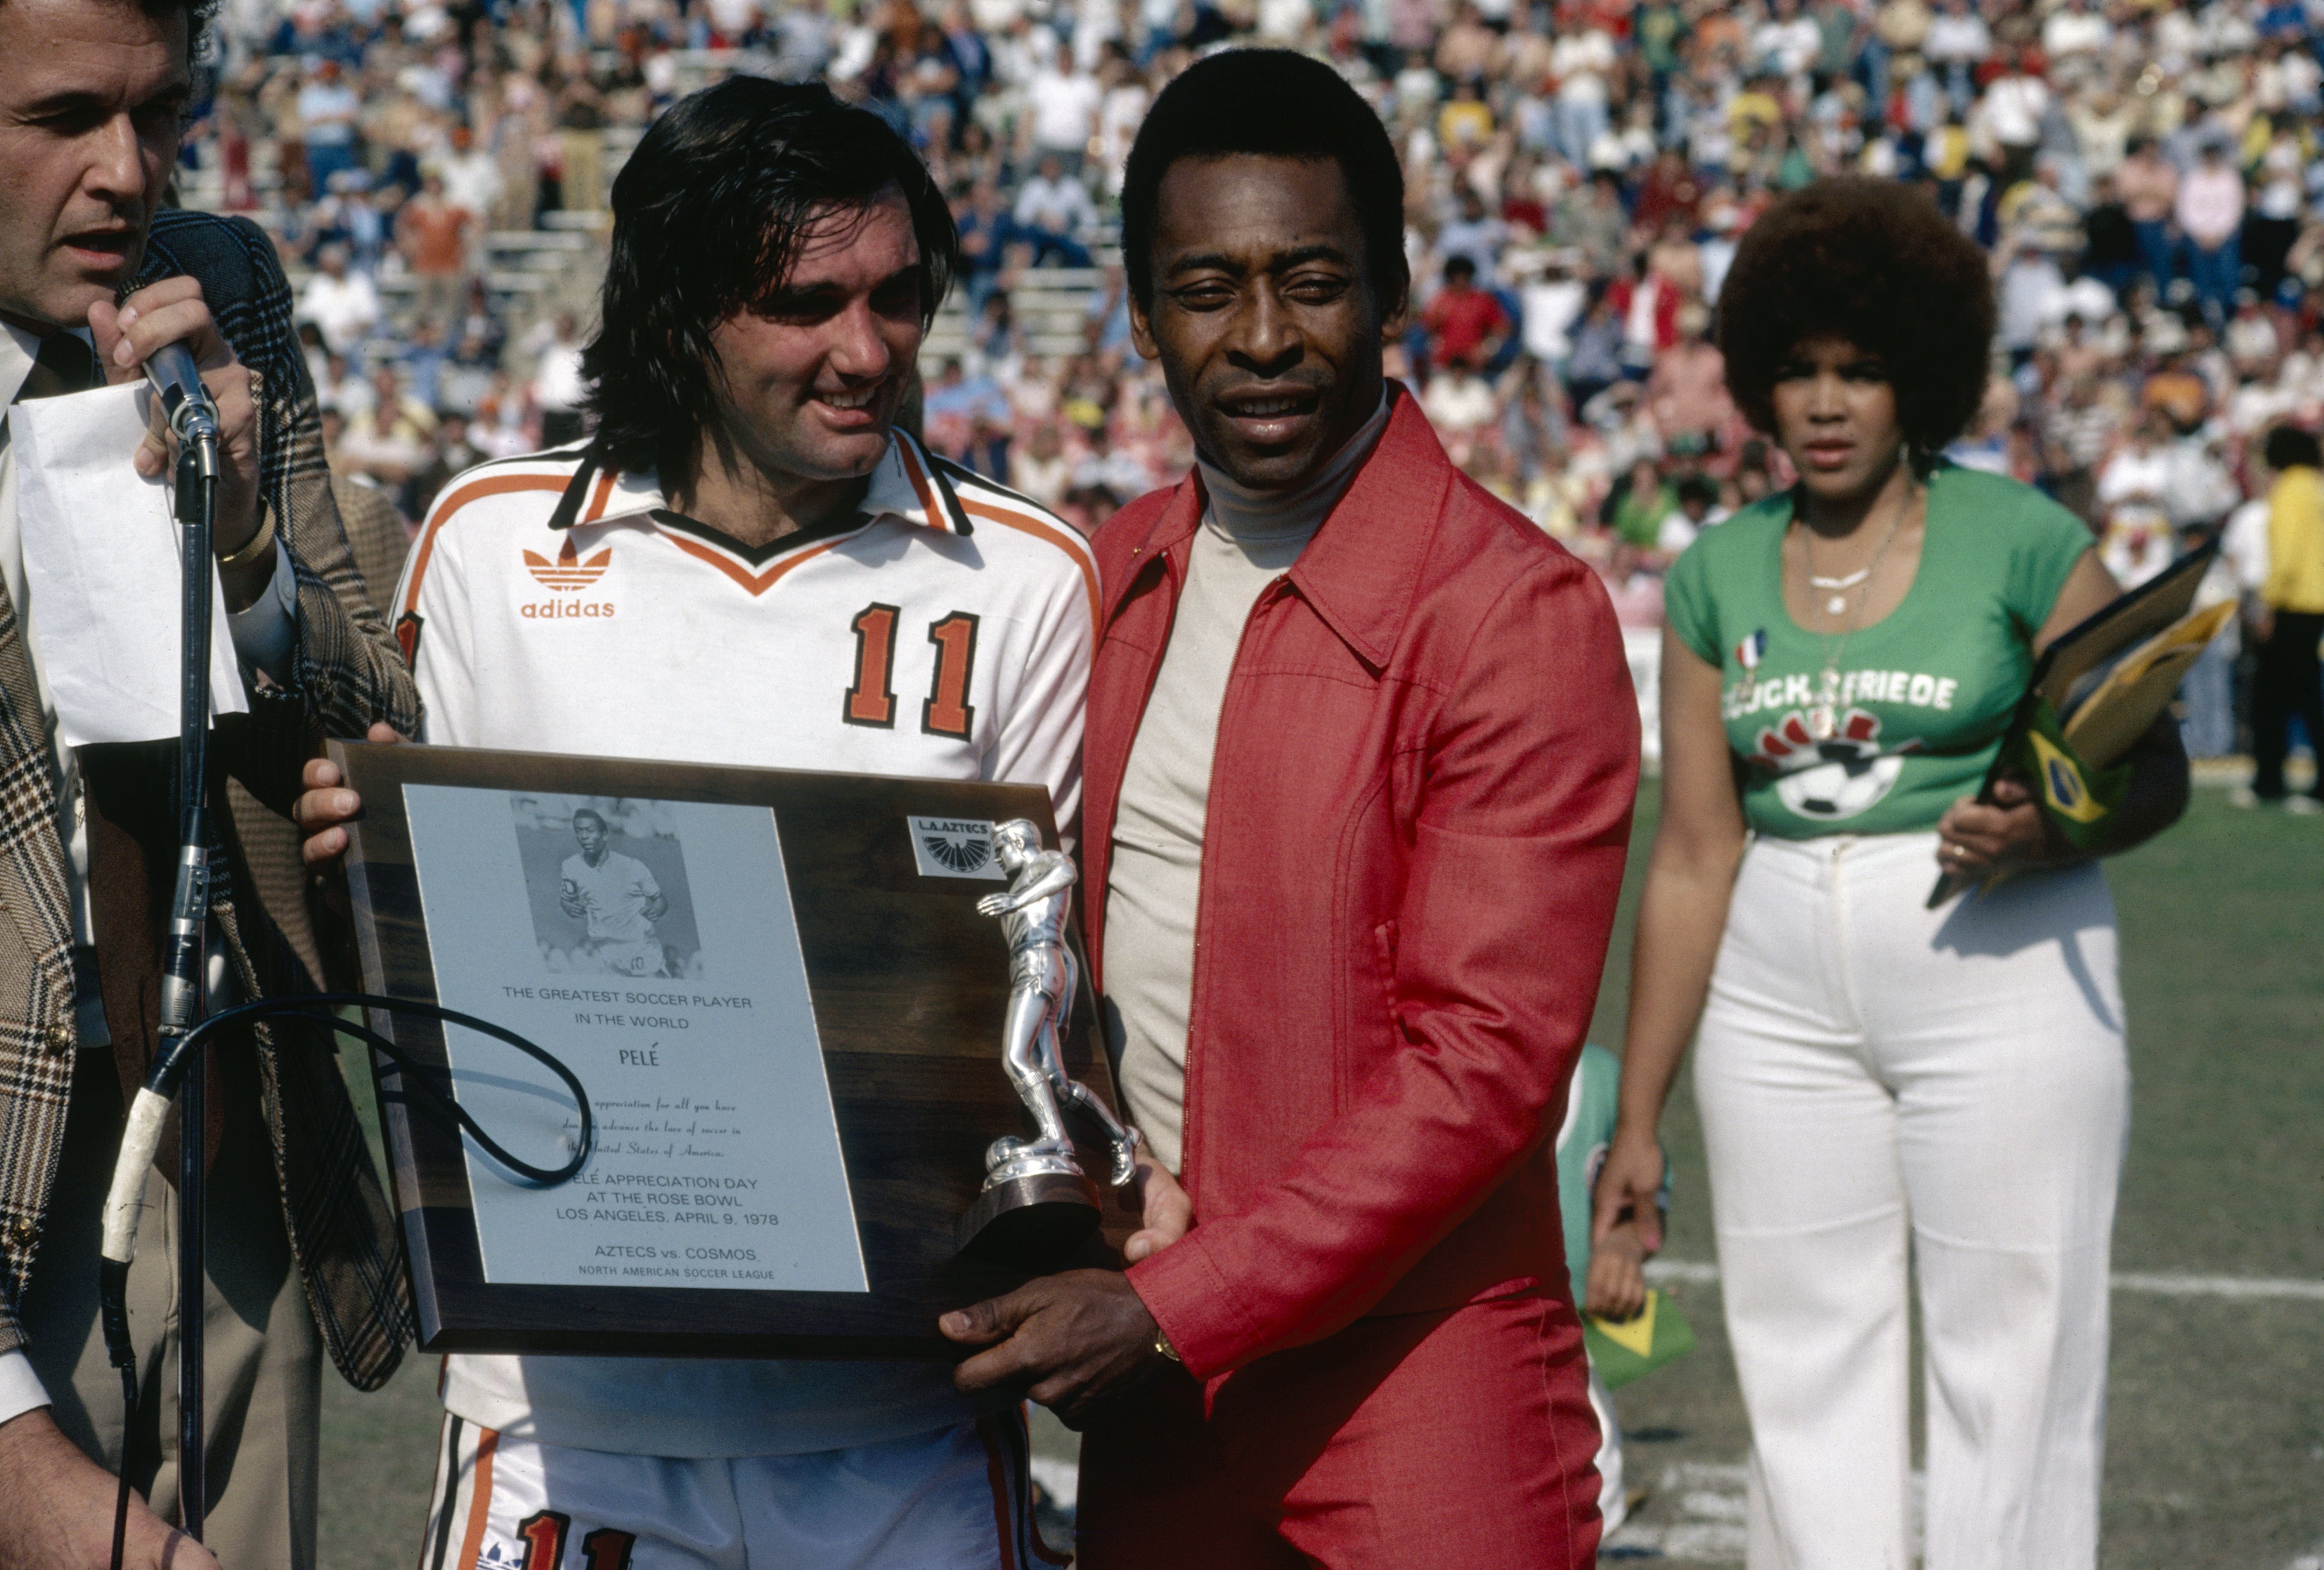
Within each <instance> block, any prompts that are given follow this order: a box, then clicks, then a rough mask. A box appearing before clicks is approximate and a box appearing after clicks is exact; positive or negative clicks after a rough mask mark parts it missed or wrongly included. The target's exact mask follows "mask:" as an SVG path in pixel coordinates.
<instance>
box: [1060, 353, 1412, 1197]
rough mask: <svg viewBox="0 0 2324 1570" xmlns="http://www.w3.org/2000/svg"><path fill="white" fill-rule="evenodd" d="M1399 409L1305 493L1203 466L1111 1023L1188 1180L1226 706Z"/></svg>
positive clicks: (1107, 1020)
mask: <svg viewBox="0 0 2324 1570" xmlns="http://www.w3.org/2000/svg"><path fill="white" fill-rule="evenodd" d="M1387 427H1388V399H1387V398H1386V397H1385V396H1383V397H1382V399H1380V406H1379V409H1378V410H1377V411H1376V412H1375V413H1374V414H1373V415H1372V418H1370V419H1369V420H1367V421H1366V422H1365V423H1364V425H1363V427H1362V428H1361V429H1360V430H1359V431H1357V433H1356V434H1355V435H1354V436H1352V437H1351V438H1350V439H1349V441H1348V443H1347V445H1345V446H1343V447H1342V448H1341V449H1340V451H1339V453H1338V454H1337V455H1335V456H1334V457H1333V459H1332V461H1331V462H1330V463H1329V464H1326V465H1324V467H1323V471H1322V472H1321V473H1318V474H1317V475H1316V476H1315V477H1314V479H1313V480H1311V481H1309V482H1307V483H1306V484H1305V485H1302V486H1301V487H1299V488H1298V489H1297V490H1296V491H1286V492H1281V493H1274V492H1268V491H1248V490H1245V489H1244V488H1243V487H1241V486H1240V485H1238V484H1236V483H1235V482H1233V481H1232V480H1231V479H1229V478H1228V477H1227V476H1226V475H1224V474H1222V473H1220V472H1219V471H1218V470H1216V469H1214V468H1213V467H1212V466H1211V465H1210V464H1197V465H1196V467H1197V468H1198V469H1200V471H1201V472H1202V478H1203V491H1204V493H1205V494H1206V495H1207V496H1208V497H1209V498H1210V506H1209V507H1208V508H1207V509H1206V510H1204V511H1203V522H1202V527H1201V528H1199V529H1197V530H1196V531H1195V534H1194V546H1193V550H1192V553H1191V554H1190V555H1189V557H1188V560H1187V565H1186V583H1185V590H1184V592H1182V593H1181V594H1180V595H1179V597H1178V610H1177V614H1176V618H1175V619H1174V620H1172V622H1171V627H1170V645H1169V647H1167V649H1165V650H1164V651H1163V654H1162V666H1161V669H1160V670H1159V671H1158V672H1157V673H1156V675H1155V678H1154V692H1153V695H1152V696H1151V697H1150V698H1148V700H1147V703H1146V713H1145V717H1144V718H1143V719H1142V720H1141V721H1139V727H1138V739H1137V740H1136V741H1135V742H1133V743H1132V744H1131V746H1130V762H1129V765H1128V767H1126V769H1125V770H1124V772H1123V775H1122V781H1121V803H1120V808H1119V809H1118V810H1117V811H1116V813H1115V814H1114V823H1113V852H1112V862H1111V867H1112V870H1111V876H1110V877H1109V879H1108V885H1109V887H1108V892H1107V895H1106V906H1105V981H1106V991H1105V996H1104V998H1103V999H1102V1000H1101V1005H1100V1010H1099V1013H1100V1016H1101V1018H1102V1021H1103V1023H1104V1027H1105V1039H1106V1047H1107V1050H1108V1051H1109V1052H1110V1053H1111V1055H1112V1059H1113V1062H1114V1067H1115V1073H1116V1076H1117V1079H1116V1082H1117V1083H1118V1084H1119V1085H1120V1088H1121V1095H1122V1098H1123V1100H1124V1102H1125V1103H1126V1104H1127V1116H1128V1117H1129V1119H1130V1121H1131V1122H1132V1123H1135V1124H1136V1125H1138V1126H1139V1130H1140V1132H1142V1133H1143V1134H1145V1135H1146V1140H1147V1145H1148V1149H1149V1150H1150V1151H1151V1152H1153V1155H1154V1159H1155V1160H1156V1161H1159V1162H1161V1164H1162V1165H1164V1166H1165V1167H1167V1168H1168V1169H1170V1171H1174V1172H1175V1171H1177V1170H1178V1163H1179V1159H1180V1153H1181V1151H1182V1148H1183V1134H1184V1113H1185V1099H1186V1030H1187V1015H1188V1011H1189V1007H1190V1005H1191V1000H1192V995H1193V990H1194V940H1195V934H1194V913H1195V907H1196V904H1197V902H1198V900H1199V897H1200V895H1201V893H1202V858H1203V819H1204V816H1205V814H1206V813H1207V811H1208V808H1209V804H1210V794H1211V759H1212V756H1213V751H1214V750H1215V748H1216V747H1217V743H1218V729H1219V710H1220V708H1221V706H1222V704H1223V703H1224V702H1225V700H1226V690H1227V680H1228V677H1229V676H1230V675H1231V674H1232V673H1233V670H1234V661H1235V653H1236V651H1237V649H1238V648H1239V647H1240V645H1241V642H1242V632H1243V627H1244V625H1245V623H1247V622H1248V621H1249V620H1250V612H1251V609H1252V607H1253V606H1254V605H1255V604H1256V603H1257V602H1258V601H1259V595H1260V594H1261V593H1263V592H1265V591H1266V589H1267V587H1268V584H1270V583H1274V582H1275V581H1276V580H1277V579H1278V578H1280V577H1282V576H1283V575H1284V574H1286V573H1287V572H1289V571H1290V570H1291V566H1292V564H1293V563H1295V562H1296V561H1297V560H1298V559H1299V553H1300V552H1301V551H1302V550H1304V549H1305V548H1306V546H1307V542H1308V540H1310V539H1311V538H1313V537H1314V534H1315V531H1316V530H1317V529H1318V528H1322V527H1323V519H1324V518H1325V517H1326V516H1328V515H1329V514H1330V512H1331V510H1332V509H1333V506H1335V505H1336V504H1337V503H1338V502H1339V500H1340V498H1341V497H1342V496H1343V495H1345V494H1346V493H1347V490H1348V487H1349V486H1350V485H1351V483H1353V482H1354V480H1355V476H1356V471H1357V470H1358V469H1359V468H1360V467H1361V466H1362V464H1363V462H1364V460H1365V459H1366V458H1368V457H1369V456H1370V455H1371V451H1372V449H1373V447H1375V446H1376V445H1379V436H1380V432H1381V431H1383V430H1385V429H1386V428H1387Z"/></svg>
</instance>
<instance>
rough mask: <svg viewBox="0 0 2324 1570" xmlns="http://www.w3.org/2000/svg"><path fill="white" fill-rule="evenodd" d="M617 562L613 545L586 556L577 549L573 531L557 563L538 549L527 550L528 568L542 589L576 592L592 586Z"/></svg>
mask: <svg viewBox="0 0 2324 1570" xmlns="http://www.w3.org/2000/svg"><path fill="white" fill-rule="evenodd" d="M524 565H525V570H526V571H527V572H529V573H530V574H532V576H533V579H534V581H535V582H536V583H539V585H540V586H541V587H542V588H544V589H551V590H554V591H556V592H558V593H560V594H569V593H576V592H579V591H581V590H583V589H586V588H590V587H592V586H593V585H595V583H596V582H597V580H598V579H600V578H602V577H604V575H605V569H606V568H608V567H610V566H612V565H613V546H606V547H605V548H604V550H602V551H599V552H598V553H597V554H596V555H594V556H589V557H586V559H585V558H584V557H583V556H582V555H581V554H580V553H579V552H578V551H576V550H575V549H574V548H573V537H572V536H571V535H569V534H568V535H567V536H566V537H565V548H564V549H563V550H562V551H560V552H558V556H557V559H556V560H555V561H553V562H552V561H550V560H549V558H548V557H547V556H544V555H540V554H539V552H538V551H527V552H525V553H524Z"/></svg>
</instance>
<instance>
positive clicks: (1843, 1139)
mask: <svg viewBox="0 0 2324 1570" xmlns="http://www.w3.org/2000/svg"><path fill="white" fill-rule="evenodd" d="M1935 849H1936V836H1935V835H1934V834H1897V835H1882V836H1877V837H1872V838H1863V839H1858V838H1852V837H1847V836H1838V837H1833V838H1828V839H1819V840H1794V841H1784V840H1766V839H1761V840H1757V841H1756V842H1754V843H1753V845H1752V846H1751V848H1750V849H1749V850H1748V852H1747V853H1746V854H1745V857H1744V859H1743V866H1742V869H1741V872H1740V874H1739V876H1738V879H1737V882H1736V886H1735V895H1734V901H1733V904H1732V905H1731V907H1730V909H1729V915H1728V920H1727V932H1726V937H1725V940H1724V941H1722V943H1721V944H1720V951H1719V960H1718V965H1717V968H1716V969H1715V971H1714V973H1713V975H1712V978H1711V999H1710V1003H1709V1005H1708V1007H1707V1008H1706V1009H1705V1011H1704V1014H1703V1019H1702V1030H1701V1038H1700V1042H1699V1045H1698V1047H1697V1050H1696V1055H1695V1068H1694V1085H1695V1097H1696V1100H1697V1102H1698V1104H1699V1106H1700V1107H1701V1115H1702V1125H1703V1134H1704V1140H1705V1143H1706V1145H1707V1147H1708V1151H1709V1155H1710V1164H1711V1210H1712V1217H1713V1221H1714V1223H1715V1226H1716V1227H1717V1231H1718V1236H1719V1255H1720V1281H1721V1287H1722V1291H1723V1293H1724V1296H1725V1299H1726V1306H1727V1325H1728V1331H1729V1336H1730V1337H1731V1338H1732V1340H1733V1343H1734V1349H1735V1363H1736V1371H1737V1373H1738V1375H1739V1377H1740V1380H1741V1383H1742V1387H1743V1400H1744V1404H1745V1406H1746V1408H1747V1409H1748V1413H1749V1416H1750V1419H1751V1440H1752V1470H1751V1486H1750V1522H1749V1538H1748V1564H1749V1566H1750V1570H1889V1567H1894V1570H1906V1567H1907V1566H1909V1565H1911V1564H1912V1562H1913V1561H1912V1556H1911V1547H1910V1543H1909V1534H1910V1521H1909V1516H1910V1510H1911V1502H1910V1467H1911V1444H1910V1436H1909V1435H1908V1434H1907V1432H1906V1416H1905V1414H1906V1410H1907V1405H1906V1389H1907V1387H1906V1384H1905V1381H1906V1378H1907V1369H1906V1359H1907V1353H1906V1347H1907V1312H1906V1299H1905V1292H1906V1279H1907V1277H1906V1272H1907V1258H1908V1252H1907V1240H1908V1236H1909V1241H1910V1258H1911V1260H1912V1262H1913V1263H1914V1267H1915V1268H1916V1270H1917V1273H1918V1277H1919V1284H1920V1294H1921V1316H1922V1321H1923V1338H1924V1342H1925V1345H1926V1347H1927V1361H1926V1365H1925V1368H1924V1371H1923V1377H1924V1380H1925V1389H1926V1397H1927V1408H1928V1424H1929V1433H1928V1445H1927V1461H1928V1491H1927V1501H1926V1513H1925V1528H1924V1530H1925V1541H1926V1548H1925V1553H1926V1558H1925V1565H1926V1566H1927V1570H2077V1567H2087V1566H2089V1565H2093V1564H2094V1563H2095V1561H2096V1557H2097V1543H2098V1476H2099V1465H2100V1458H2101V1450H2102V1443H2103V1429H2104V1426H2105V1400H2106V1358H2107V1250H2108V1244H2109V1241H2110V1238H2111V1235H2112V1232H2113V1228H2114V1206H2115V1185H2116V1179H2117V1177H2118V1175H2119V1173H2120V1171H2121V1166H2122V1147H2123V1141H2124V1135H2125V1133H2126V1129H2127V1126H2128V1121H2129V1106H2128V1103H2129V1090H2130V1084H2129V1080H2130V1075H2129V1066H2128V1063H2127V1060H2126V1055H2125V1051H2124V1046H2123V1026H2122V995H2121V989H2120V987H2119V985H2118V982H2117V978H2116V941H2115V923H2114V904H2113V900H2112V897H2111V896H2110V895H2109V894H2108V893H2107V885H2106V879H2105V876H2104V875H2103V874H2102V873H2101V872H2099V870H2098V868H2096V867H2093V866H2084V867H2080V868H2072V869H2069V870H2065V871H2058V872H2046V873H2039V874H2031V875H2026V876H2023V877H2017V878H2015V879H2013V880H2010V881H2008V882H2006V883H2004V884H2003V885H2001V886H1999V887H1997V888H1996V889H1995V890H1993V891H1992V892H1991V893H1989V894H1986V895H1970V896H1968V897H1966V898H1963V899H1957V900H1955V901H1953V902H1951V903H1950V904H1947V905H1945V906H1944V907H1942V908H1941V909H1940V910H1936V911H1929V910H1925V909H1923V904H1924V902H1925V900H1926V899H1927V896H1928V893H1929V888H1930V886H1931V885H1932V883H1933V882H1934V881H1935V878H1936V872H1937V864H1936V858H1935Z"/></svg>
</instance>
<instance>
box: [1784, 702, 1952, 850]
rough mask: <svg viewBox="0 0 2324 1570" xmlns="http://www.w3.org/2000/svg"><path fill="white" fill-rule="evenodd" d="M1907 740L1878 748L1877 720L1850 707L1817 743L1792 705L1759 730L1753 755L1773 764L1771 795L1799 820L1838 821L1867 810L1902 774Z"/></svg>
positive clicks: (1798, 711) (1803, 719)
mask: <svg viewBox="0 0 2324 1570" xmlns="http://www.w3.org/2000/svg"><path fill="white" fill-rule="evenodd" d="M1915 745H1917V743H1907V744H1906V745H1905V747H1904V748H1902V749H1901V750H1900V751H1897V752H1886V753H1884V752H1883V751H1881V750H1880V721H1879V718H1878V716H1877V715H1873V714H1867V713H1866V712H1864V711H1863V710H1861V709H1850V710H1849V712H1848V713H1847V714H1846V715H1845V716H1844V717H1843V718H1842V719H1841V721H1840V725H1839V727H1838V728H1837V730H1836V732H1835V733H1834V734H1833V735H1831V736H1830V737H1828V738H1826V739H1823V740H1821V741H1819V740H1817V739H1815V734H1814V732H1813V731H1812V730H1809V729H1808V722H1807V716H1806V714H1805V713H1803V712H1802V711H1800V710H1797V709H1794V710H1793V711H1792V712H1790V713H1788V714H1786V715H1784V718H1783V720H1782V721H1780V722H1778V723H1777V724H1775V725H1772V726H1769V727H1767V728H1766V729H1765V730H1761V731H1760V732H1759V738H1758V745H1757V748H1756V752H1757V759H1758V760H1759V761H1760V762H1763V763H1768V764H1773V765H1774V766H1775V770H1776V774H1777V777H1776V780H1775V797H1776V799H1777V800H1778V801H1780V802H1782V803H1784V806H1785V807H1787V808H1789V809H1790V810H1791V811H1792V812H1793V813H1796V814H1798V815H1799V816H1800V817H1803V818H1809V819H1814V820H1820V821H1821V822H1844V821H1845V820H1847V819H1849V818H1853V817H1856V816H1857V815H1858V814H1859V813H1865V812H1867V811H1869V810H1870V809H1871V808H1872V807H1874V806H1875V805H1877V803H1879V802H1880V800H1881V798H1883V797H1884V796H1886V795H1887V794H1888V793H1889V792H1890V791H1891V790H1893V789H1894V788H1895V785H1896V779H1897V776H1900V775H1902V774H1903V773H1904V753H1905V752H1910V751H1912V750H1913V749H1914V746H1915Z"/></svg>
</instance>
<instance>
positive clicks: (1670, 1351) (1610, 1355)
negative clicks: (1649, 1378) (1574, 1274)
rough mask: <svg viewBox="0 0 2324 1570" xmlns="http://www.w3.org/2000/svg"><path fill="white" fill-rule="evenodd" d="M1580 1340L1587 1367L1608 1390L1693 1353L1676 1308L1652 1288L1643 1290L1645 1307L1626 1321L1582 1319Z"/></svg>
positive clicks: (1691, 1339) (1688, 1329)
mask: <svg viewBox="0 0 2324 1570" xmlns="http://www.w3.org/2000/svg"><path fill="white" fill-rule="evenodd" d="M1582 1343H1583V1345H1586V1346H1587V1347H1588V1348H1589V1351H1590V1366H1591V1367H1592V1368H1594V1369H1596V1370H1597V1371H1598V1377H1599V1378H1600V1380H1602V1381H1603V1382H1605V1385H1606V1388H1607V1389H1608V1390H1613V1389H1615V1388H1617V1387H1618V1386H1621V1385H1626V1384H1628V1383H1629V1382H1631V1381H1632V1380H1634V1379H1637V1377H1638V1376H1639V1375H1640V1374H1646V1373H1653V1372H1654V1371H1655V1370H1656V1369H1658V1368H1660V1367H1661V1366H1662V1365H1663V1364H1664V1363H1668V1362H1670V1361H1671V1359H1673V1358H1674V1357H1681V1356H1683V1355H1685V1354H1687V1353H1690V1352H1692V1351H1693V1350H1694V1330H1693V1328H1692V1327H1691V1326H1689V1325H1688V1324H1687V1322H1686V1321H1685V1320H1684V1319H1683V1318H1680V1317H1679V1311H1678V1305H1677V1304H1675V1303H1674V1302H1672V1301H1671V1300H1670V1299H1669V1298H1668V1297H1667V1296H1665V1294H1663V1293H1661V1292H1658V1291H1656V1290H1655V1289H1654V1288H1652V1287H1648V1288H1647V1289H1646V1307H1645V1308H1641V1309H1640V1310H1638V1312H1637V1314H1636V1315H1634V1316H1633V1317H1631V1318H1628V1319H1601V1318H1599V1317H1598V1316H1597V1315H1595V1314H1587V1315H1584V1316H1583V1317H1582Z"/></svg>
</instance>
